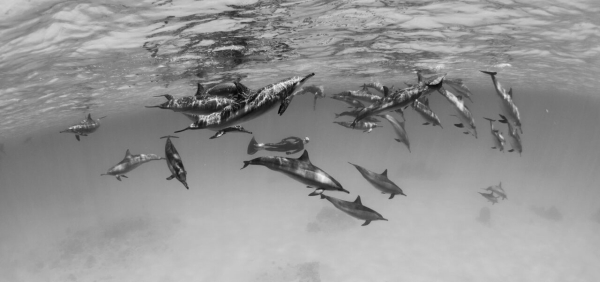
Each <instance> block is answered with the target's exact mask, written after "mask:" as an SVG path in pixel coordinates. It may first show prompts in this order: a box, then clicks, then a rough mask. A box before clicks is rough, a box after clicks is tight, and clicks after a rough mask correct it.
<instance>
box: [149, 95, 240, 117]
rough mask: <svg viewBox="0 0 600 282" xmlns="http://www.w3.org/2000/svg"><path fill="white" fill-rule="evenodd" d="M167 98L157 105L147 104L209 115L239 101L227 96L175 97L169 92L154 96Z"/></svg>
mask: <svg viewBox="0 0 600 282" xmlns="http://www.w3.org/2000/svg"><path fill="white" fill-rule="evenodd" d="M162 96H164V97H165V98H167V101H166V102H164V103H162V104H160V105H157V106H146V108H161V109H168V110H172V111H174V112H179V113H185V114H192V115H208V114H212V113H215V112H218V111H220V110H222V109H224V108H225V107H227V106H229V105H231V104H233V103H237V102H238V101H237V100H235V99H231V98H225V97H217V96H215V97H202V98H200V99H199V98H197V97H196V96H185V97H181V98H177V99H175V98H173V96H171V95H169V94H164V95H159V96H154V97H162Z"/></svg>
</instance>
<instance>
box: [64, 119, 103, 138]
mask: <svg viewBox="0 0 600 282" xmlns="http://www.w3.org/2000/svg"><path fill="white" fill-rule="evenodd" d="M105 117H106V116H103V117H101V118H98V119H93V118H92V114H88V116H87V118H86V119H84V120H82V121H81V122H80V123H78V124H75V125H72V126H70V127H69V128H67V129H65V130H63V131H61V132H60V133H73V134H75V139H77V141H80V139H79V136H88V134H91V133H93V132H94V131H96V130H98V128H99V127H100V120H101V119H103V118H105Z"/></svg>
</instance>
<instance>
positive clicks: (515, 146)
mask: <svg viewBox="0 0 600 282" xmlns="http://www.w3.org/2000/svg"><path fill="white" fill-rule="evenodd" d="M501 117H502V120H500V122H502V123H506V124H507V125H508V143H510V147H511V149H510V150H508V151H509V152H514V151H517V152H519V155H521V153H522V152H523V144H522V143H521V135H519V132H518V131H517V129H516V128H514V127H513V125H512V123H511V122H509V121H507V120H506V117H504V116H501Z"/></svg>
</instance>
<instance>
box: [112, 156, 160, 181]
mask: <svg viewBox="0 0 600 282" xmlns="http://www.w3.org/2000/svg"><path fill="white" fill-rule="evenodd" d="M164 159H165V158H161V157H159V156H157V155H155V154H139V155H132V154H131V153H129V150H127V152H125V158H123V160H121V161H120V162H119V163H118V164H116V165H115V166H113V167H111V168H110V169H109V170H108V172H107V173H103V174H101V175H113V176H116V177H117V180H119V181H121V177H125V178H128V177H127V176H126V175H125V173H128V172H130V171H132V170H134V169H136V168H137V167H138V166H140V165H142V164H143V163H147V162H149V161H157V160H164Z"/></svg>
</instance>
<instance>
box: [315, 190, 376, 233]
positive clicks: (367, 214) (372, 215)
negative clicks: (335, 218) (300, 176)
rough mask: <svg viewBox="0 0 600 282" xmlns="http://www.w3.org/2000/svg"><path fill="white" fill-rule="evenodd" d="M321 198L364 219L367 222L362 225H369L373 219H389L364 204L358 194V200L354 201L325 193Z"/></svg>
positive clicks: (351, 214) (355, 216)
mask: <svg viewBox="0 0 600 282" xmlns="http://www.w3.org/2000/svg"><path fill="white" fill-rule="evenodd" d="M321 199H327V200H328V201H329V202H331V203H332V204H333V206H335V207H336V208H338V209H339V210H341V211H343V212H345V213H347V214H349V215H350V216H352V217H354V218H358V219H360V220H364V221H365V223H363V224H362V226H365V225H369V223H371V221H373V220H385V221H387V219H385V218H383V216H382V215H381V214H379V213H378V212H376V211H374V210H372V209H370V208H368V207H365V206H363V204H362V202H361V200H360V196H358V197H357V198H356V200H354V202H348V201H344V200H340V199H338V198H334V197H330V196H327V195H324V194H321Z"/></svg>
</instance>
